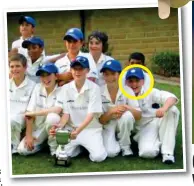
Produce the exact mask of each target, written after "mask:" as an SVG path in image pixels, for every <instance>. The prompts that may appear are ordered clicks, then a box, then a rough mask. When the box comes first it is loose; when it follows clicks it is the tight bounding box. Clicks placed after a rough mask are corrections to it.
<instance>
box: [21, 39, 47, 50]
mask: <svg viewBox="0 0 194 186" xmlns="http://www.w3.org/2000/svg"><path fill="white" fill-rule="evenodd" d="M29 45H39V46H41V47H44V41H43V40H42V39H40V38H39V37H35V36H34V37H31V38H29V39H27V40H25V41H23V43H22V47H23V48H28V46H29Z"/></svg>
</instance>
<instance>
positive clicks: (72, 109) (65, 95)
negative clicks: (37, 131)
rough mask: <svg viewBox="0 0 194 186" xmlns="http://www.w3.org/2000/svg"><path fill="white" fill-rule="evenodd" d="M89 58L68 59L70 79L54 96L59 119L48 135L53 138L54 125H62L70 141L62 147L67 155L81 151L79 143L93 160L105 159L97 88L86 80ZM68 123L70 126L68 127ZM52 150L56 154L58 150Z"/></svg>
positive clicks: (100, 102) (100, 108) (100, 103)
mask: <svg viewBox="0 0 194 186" xmlns="http://www.w3.org/2000/svg"><path fill="white" fill-rule="evenodd" d="M88 72H89V61H88V59H87V58H85V57H82V56H77V57H76V58H75V60H73V61H72V62H71V73H72V76H73V79H74V80H73V81H72V82H70V83H68V84H66V85H64V86H63V87H62V90H61V95H60V96H58V100H57V104H56V106H57V108H58V113H60V112H63V116H62V118H61V120H60V122H59V123H58V124H57V125H55V126H53V127H52V128H51V130H50V135H51V136H53V141H56V139H55V134H56V133H55V130H56V128H57V127H60V128H63V127H66V128H68V127H69V129H70V130H72V132H71V141H70V142H69V143H68V144H67V145H66V146H65V150H66V153H67V155H68V156H70V157H75V156H77V155H78V154H79V153H80V151H81V148H80V147H81V146H83V147H85V149H87V150H88V151H89V158H90V160H91V161H94V162H101V161H103V160H105V159H106V157H107V153H106V150H105V148H104V145H103V138H102V126H101V124H100V123H99V121H98V119H99V115H100V114H101V113H102V101H101V96H100V88H99V86H98V85H96V84H95V83H94V82H92V81H90V80H88V79H87V73H88ZM70 126H72V127H73V128H71V127H70ZM60 148H61V147H60V146H58V148H57V150H56V157H58V153H59V151H60Z"/></svg>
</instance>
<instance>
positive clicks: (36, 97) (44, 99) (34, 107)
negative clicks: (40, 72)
mask: <svg viewBox="0 0 194 186" xmlns="http://www.w3.org/2000/svg"><path fill="white" fill-rule="evenodd" d="M59 92H60V87H58V86H57V85H56V86H55V88H54V89H53V91H52V92H51V93H50V94H49V95H47V92H46V89H45V87H44V86H43V85H42V84H41V83H38V84H36V86H35V88H34V90H33V92H32V96H31V99H30V102H29V104H28V107H27V111H40V110H43V109H48V108H50V107H53V106H54V105H55V103H56V100H57V95H58V94H59ZM44 120H45V116H36V121H35V124H36V126H40V125H41V124H43V123H44Z"/></svg>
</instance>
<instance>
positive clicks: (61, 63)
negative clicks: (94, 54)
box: [55, 51, 98, 78]
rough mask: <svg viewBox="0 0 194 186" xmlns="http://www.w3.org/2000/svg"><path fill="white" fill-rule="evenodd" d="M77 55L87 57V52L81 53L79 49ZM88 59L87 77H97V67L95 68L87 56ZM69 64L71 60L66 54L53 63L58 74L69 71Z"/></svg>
mask: <svg viewBox="0 0 194 186" xmlns="http://www.w3.org/2000/svg"><path fill="white" fill-rule="evenodd" d="M77 56H83V57H86V58H88V53H83V52H81V51H79V53H78V55H77ZM88 60H89V66H90V71H89V73H88V75H87V77H94V78H98V75H97V69H96V66H95V64H94V61H93V60H91V59H89V58H88ZM70 64H71V61H70V60H69V58H68V56H67V54H66V55H65V56H64V57H63V58H61V59H59V60H57V61H56V62H55V65H56V66H57V67H58V69H59V73H60V74H62V73H64V72H69V71H70Z"/></svg>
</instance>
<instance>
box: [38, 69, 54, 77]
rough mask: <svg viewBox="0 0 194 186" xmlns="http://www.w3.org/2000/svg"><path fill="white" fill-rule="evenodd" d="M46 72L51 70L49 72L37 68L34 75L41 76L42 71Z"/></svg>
mask: <svg viewBox="0 0 194 186" xmlns="http://www.w3.org/2000/svg"><path fill="white" fill-rule="evenodd" d="M45 72H46V73H48V74H51V72H49V71H48V70H45V69H39V70H38V71H37V72H36V76H41V74H42V73H45Z"/></svg>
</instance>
